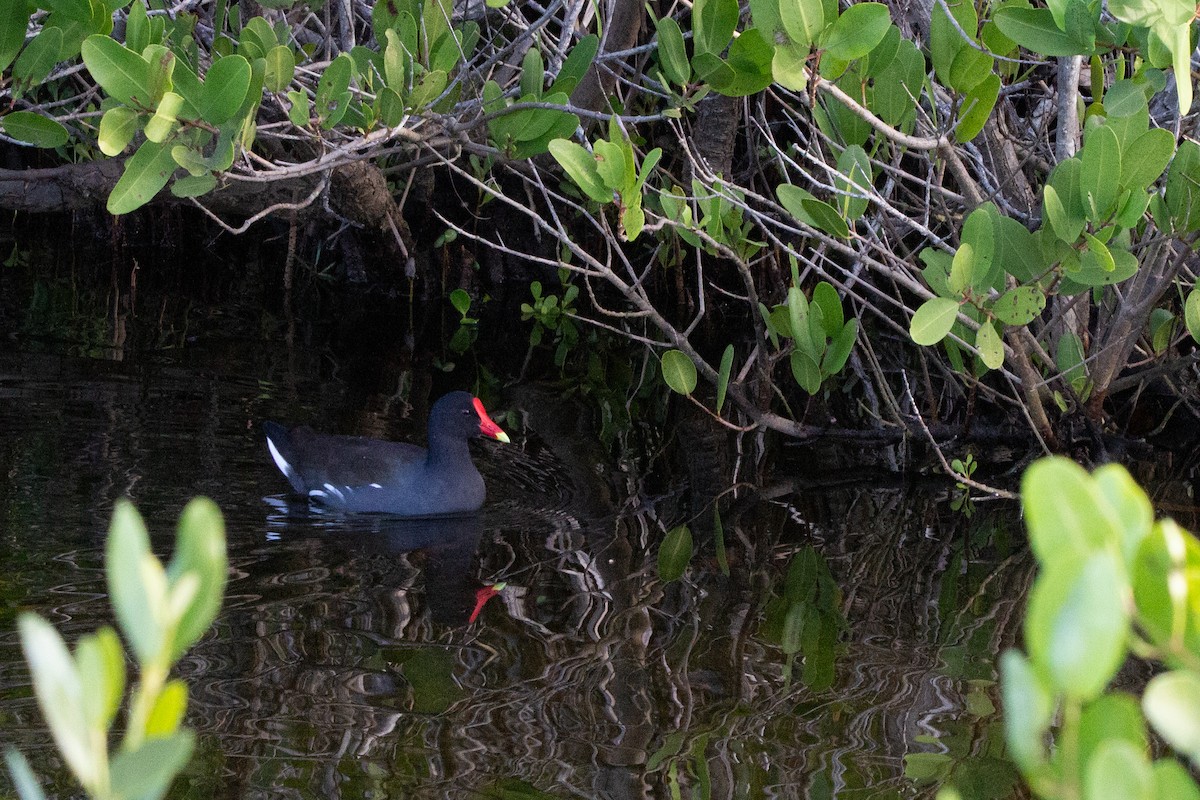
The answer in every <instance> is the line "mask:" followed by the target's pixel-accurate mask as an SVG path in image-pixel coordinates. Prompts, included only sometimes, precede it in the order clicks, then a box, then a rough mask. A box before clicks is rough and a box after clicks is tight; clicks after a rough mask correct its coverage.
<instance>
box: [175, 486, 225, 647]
mask: <svg viewBox="0 0 1200 800" xmlns="http://www.w3.org/2000/svg"><path fill="white" fill-rule="evenodd" d="M227 571H228V561H227V558H226V555H225V522H224V520H223V519H222V517H221V511H220V509H218V508H217V505H216V503H214V502H213V501H211V500H209V499H208V498H206V497H197V498H194V499H193V500H191V501H190V502H189V503H188V504H187V506H186V507H184V509H183V514H181V515H180V517H179V527H178V530H177V531H176V537H175V553H174V555H173V556H172V557H171V563H170V566H169V567H168V569H167V578H168V580H169V582H170V584H171V585H172V586H173V587H174V586H175V585H177V584H178V583H179V581H180V580H181V579H182V578H183V577H184V576H185V575H187V574H189V573H190V574H194V575H195V576H196V578H197V579H198V581H199V590H198V592H197V594H196V595H195V597H194V598H193V599H192V602H191V603H189V604H188V605H187V608H186V611H185V612H184V614H183V616H182V617H181V618H180V619H179V625H178V627H177V628H176V630H175V638H174V640H173V643H172V647H171V658H172V659H177V658H179V656H181V655H182V654H183V653H184V651H185V650H187V649H188V648H189V647H191V646H192V645H193V644H194V643H195V642H196V641H197V640H198V639H199V638H200V637H201V636H202V635H203V634H204V632H205V631H207V630H208V627H209V626H210V625H211V624H212V622H213V620H214V619H215V618H216V616H217V611H218V610H219V609H220V608H221V599H222V597H224V594H225V578H226V572H227Z"/></svg>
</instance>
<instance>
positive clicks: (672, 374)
mask: <svg viewBox="0 0 1200 800" xmlns="http://www.w3.org/2000/svg"><path fill="white" fill-rule="evenodd" d="M662 374H663V380H665V381H666V383H667V386H668V387H670V389H671V391H673V392H676V393H678V394H685V395H687V394H691V393H692V392H693V391H695V389H696V380H697V376H696V365H695V364H693V363H692V360H691V359H690V358H688V357H687V355H686V354H685V353H684V352H683V351H681V350H668V351H666V352H665V353H663V354H662Z"/></svg>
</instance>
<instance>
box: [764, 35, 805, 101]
mask: <svg viewBox="0 0 1200 800" xmlns="http://www.w3.org/2000/svg"><path fill="white" fill-rule="evenodd" d="M808 56H809V50H808V47H807V46H805V47H801V46H799V45H794V44H790V43H789V44H777V45H775V55H774V56H773V57H772V58H771V75H772V76H773V77H774V79H775V82H776V83H778V84H779V85H780V86H782V87H784V88H785V89H791V90H792V91H793V92H802V91H804V90H805V87H807V86H808V73H807V72H806V69H807V67H808Z"/></svg>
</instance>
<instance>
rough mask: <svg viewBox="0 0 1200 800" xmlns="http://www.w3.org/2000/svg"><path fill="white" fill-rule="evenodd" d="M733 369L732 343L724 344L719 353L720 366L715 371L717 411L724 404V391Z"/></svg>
mask: <svg viewBox="0 0 1200 800" xmlns="http://www.w3.org/2000/svg"><path fill="white" fill-rule="evenodd" d="M732 371H733V345H731V344H730V345H726V346H725V352H724V353H722V354H721V368H720V369H719V370H718V371H717V413H718V414H720V413H721V409H722V408H723V407H724V406H725V393H726V391H728V389H729V377H730V374H731V373H732Z"/></svg>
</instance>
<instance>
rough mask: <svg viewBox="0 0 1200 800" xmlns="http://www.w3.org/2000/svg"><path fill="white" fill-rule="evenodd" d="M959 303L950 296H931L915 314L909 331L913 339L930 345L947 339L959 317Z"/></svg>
mask: <svg viewBox="0 0 1200 800" xmlns="http://www.w3.org/2000/svg"><path fill="white" fill-rule="evenodd" d="M958 308H959V304H958V301H957V300H954V299H952V298H949V297H931V298H930V299H928V300H926V301H925V302H924V303H922V304H921V306H920V308H918V309H917V311H916V313H915V314H913V317H912V322H910V323H909V326H908V332H909V335H910V336H912V340H913V341H914V342H916V343H917V344H919V345H924V346H926V347H928V346H929V345H934V344H937V343H938V342H940V341H941V340H942V339H945V338H946V336H947V334H949V333H950V328H951V327H953V326H954V322H955V320H957V319H958Z"/></svg>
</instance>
